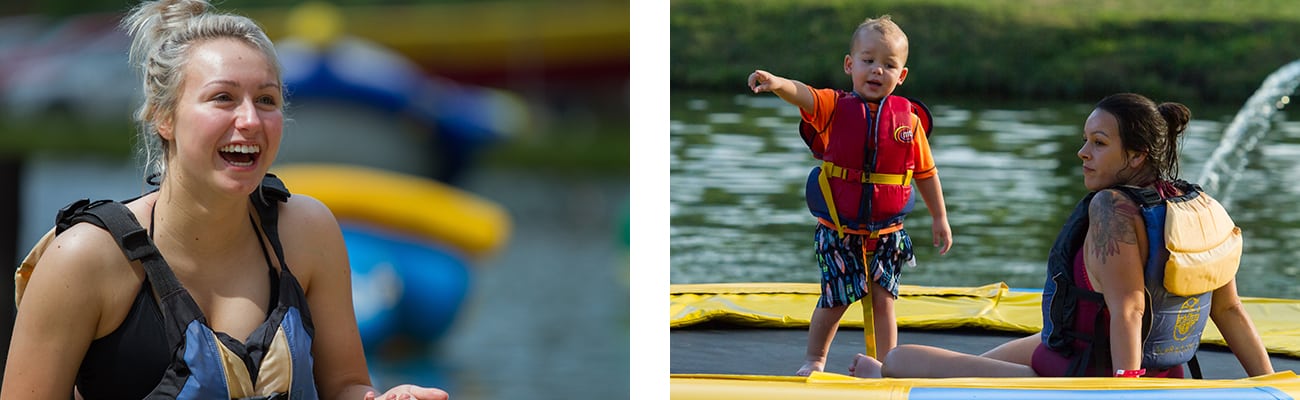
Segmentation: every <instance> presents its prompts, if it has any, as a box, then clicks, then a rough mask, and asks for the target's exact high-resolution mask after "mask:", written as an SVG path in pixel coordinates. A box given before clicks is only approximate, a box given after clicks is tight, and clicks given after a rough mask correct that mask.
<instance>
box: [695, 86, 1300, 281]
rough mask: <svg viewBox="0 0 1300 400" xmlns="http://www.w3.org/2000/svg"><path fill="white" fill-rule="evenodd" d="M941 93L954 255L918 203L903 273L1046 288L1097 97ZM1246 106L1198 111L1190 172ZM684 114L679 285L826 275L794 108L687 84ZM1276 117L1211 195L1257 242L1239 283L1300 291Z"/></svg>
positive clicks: (1251, 242) (1283, 142) (1287, 132)
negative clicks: (815, 243)
mask: <svg viewBox="0 0 1300 400" xmlns="http://www.w3.org/2000/svg"><path fill="white" fill-rule="evenodd" d="M1292 79H1295V78H1294V77H1293V78H1292ZM1292 88H1294V86H1292ZM928 101H929V103H928V104H929V106H930V109H931V110H932V111H933V114H934V120H935V121H934V123H935V128H934V132H933V133H932V135H931V136H930V143H931V147H932V151H933V153H934V157H935V160H936V162H937V164H938V168H939V175H940V179H941V181H942V183H943V191H944V198H945V201H946V205H947V208H948V221H949V224H950V226H951V228H952V230H953V233H954V243H955V245H954V246H953V248H952V250H951V251H950V252H949V253H948V254H947V255H943V256H940V255H939V254H938V252H937V251H936V250H934V249H933V248H932V247H931V246H930V245H929V244H930V242H931V235H930V216H929V212H928V209H927V208H926V207H924V202H921V201H919V200H918V201H917V208H916V210H915V211H914V212H913V213H912V214H911V215H910V216H909V217H908V219H907V221H906V222H905V223H906V226H907V229H908V232H909V233H910V234H911V236H912V240H913V243H914V244H916V246H917V247H916V248H917V268H915V269H907V270H905V271H904V273H903V274H904V278H903V282H904V283H908V284H917V285H933V286H974V285H983V284H987V283H992V282H1007V284H1009V285H1011V286H1013V287H1026V288H1033V287H1042V284H1043V280H1044V275H1043V271H1044V268H1045V264H1044V262H1045V261H1044V260H1046V254H1047V251H1048V249H1049V248H1050V247H1051V244H1052V241H1053V240H1054V238H1055V237H1056V234H1057V232H1058V231H1059V230H1060V228H1061V224H1062V223H1063V221H1064V220H1065V217H1066V216H1067V215H1068V214H1069V212H1070V211H1071V209H1073V207H1074V205H1075V204H1076V203H1077V202H1078V201H1079V199H1080V198H1081V197H1082V196H1083V194H1084V193H1086V189H1084V188H1083V185H1082V182H1083V180H1082V168H1081V161H1080V160H1079V159H1078V157H1077V156H1076V155H1075V152H1076V151H1077V150H1078V148H1079V146H1080V144H1081V142H1082V139H1081V138H1082V134H1081V130H1082V126H1083V122H1084V120H1085V119H1086V118H1087V115H1088V113H1090V112H1091V111H1092V104H1093V103H1091V102H1088V103H1068V102H1042V101H1034V102H1015V101H978V102H975V101H967V102H962V101H953V100H946V99H942V98H936V99H929V100H928ZM1288 101H1289V100H1288ZM1270 106H1271V104H1270ZM1239 108H1240V107H1239V106H1236V107H1234V106H1217V107H1216V106H1204V107H1194V108H1193V110H1192V112H1193V121H1192V122H1191V124H1190V125H1189V127H1188V129H1187V131H1186V132H1185V134H1184V135H1185V136H1184V137H1183V139H1182V143H1181V147H1180V153H1181V156H1182V158H1181V165H1180V169H1181V171H1182V174H1181V176H1182V177H1183V178H1184V179H1187V180H1189V181H1192V182H1197V183H1199V182H1201V178H1202V177H1201V176H1200V175H1201V172H1202V169H1203V167H1204V165H1205V163H1206V161H1207V160H1208V159H1209V158H1210V155H1211V154H1212V153H1213V152H1214V151H1215V149H1216V148H1218V146H1220V142H1221V139H1222V138H1223V136H1224V132H1225V131H1226V130H1227V128H1228V126H1229V125H1230V124H1231V121H1232V120H1233V118H1234V116H1236V114H1237V112H1238V110H1239ZM671 112H672V123H671V127H672V128H671V129H672V139H671V148H672V159H671V168H672V177H673V179H672V181H671V186H672V194H671V197H672V200H671V203H672V205H671V208H670V212H671V214H672V228H671V229H672V242H671V246H672V250H673V251H672V255H671V258H672V275H671V281H672V283H705V282H751V281H758V282H817V281H818V279H819V276H820V275H819V273H818V271H817V267H816V263H815V259H814V258H813V256H812V246H811V243H812V231H813V227H814V226H815V223H816V222H815V220H814V219H813V218H812V216H811V215H809V214H808V211H807V208H806V206H805V204H804V197H803V188H804V184H805V179H806V178H807V176H808V170H809V169H811V167H812V165H813V162H814V160H813V158H812V156H811V154H810V153H809V152H808V150H807V146H806V145H805V144H804V143H803V141H802V139H800V137H799V136H798V134H797V131H796V125H797V123H798V120H799V116H798V114H797V110H796V109H795V107H793V106H791V105H789V104H787V103H785V102H784V101H782V100H780V99H779V98H777V97H776V96H774V95H770V94H762V95H753V94H749V93H745V92H743V91H738V93H717V92H701V93H694V92H685V93H680V95H678V96H675V98H674V101H673V104H672V109H671ZM1267 118H1269V119H1268V120H1267V121H1264V122H1265V124H1264V125H1265V126H1268V130H1267V131H1265V132H1262V133H1261V134H1262V136H1261V137H1260V138H1259V139H1258V140H1259V143H1258V145H1257V146H1256V147H1255V148H1254V149H1253V150H1249V151H1243V152H1242V154H1241V155H1240V156H1241V157H1243V159H1242V160H1241V162H1242V163H1243V164H1244V169H1242V170H1241V171H1238V172H1233V173H1232V175H1231V176H1227V177H1225V178H1227V179H1230V180H1232V181H1233V182H1235V183H1236V185H1235V186H1234V188H1233V189H1232V190H1231V191H1227V192H1222V191H1220V192H1214V193H1211V194H1212V195H1214V196H1215V197H1216V198H1218V199H1220V200H1221V201H1223V202H1224V203H1225V206H1226V207H1228V210H1229V213H1230V214H1231V215H1232V217H1233V220H1234V221H1235V222H1236V223H1237V225H1239V226H1241V228H1242V231H1243V232H1244V235H1245V238H1246V244H1245V250H1244V252H1245V254H1244V255H1243V257H1242V266H1241V269H1240V271H1239V272H1238V287H1239V288H1240V291H1241V293H1242V294H1243V295H1245V296H1265V297H1284V298H1297V297H1300V289H1297V288H1296V286H1295V285H1293V284H1292V282H1294V281H1295V279H1296V277H1297V276H1298V275H1300V267H1297V265H1296V264H1295V262H1294V260H1295V259H1296V257H1297V255H1298V254H1297V252H1298V251H1300V249H1297V248H1295V247H1294V246H1292V245H1291V244H1290V243H1291V239H1292V238H1294V237H1297V235H1300V213H1297V212H1296V211H1295V210H1297V209H1298V206H1300V189H1297V188H1296V187H1295V185H1292V184H1291V182H1292V179H1291V177H1294V176H1297V175H1300V169H1298V168H1300V166H1297V164H1296V162H1295V160H1296V155H1297V154H1300V122H1296V121H1289V120H1287V113H1286V110H1285V109H1284V110H1282V111H1280V112H1272V113H1269V116H1268V117H1267ZM1248 119H1249V118H1248ZM1225 146H1228V147H1230V148H1236V147H1238V146H1242V144H1236V143H1229V144H1225ZM1234 162H1236V161H1235V160H1234ZM1225 183H1226V182H1225Z"/></svg>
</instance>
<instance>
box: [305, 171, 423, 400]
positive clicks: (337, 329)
mask: <svg viewBox="0 0 1300 400" xmlns="http://www.w3.org/2000/svg"><path fill="white" fill-rule="evenodd" d="M284 210H285V211H284V215H283V216H282V217H281V221H285V222H286V223H287V224H286V223H282V224H281V227H282V228H281V230H282V232H292V233H291V234H288V235H284V237H282V240H283V241H284V246H285V253H286V255H288V254H293V256H292V258H291V261H288V263H289V267H290V268H291V269H293V271H295V273H297V272H298V271H299V270H303V273H302V274H301V275H300V276H301V277H302V278H303V279H302V285H303V290H304V291H306V292H307V293H306V295H307V306H308V307H309V308H310V310H311V318H312V322H313V324H314V326H315V333H316V336H315V337H314V338H313V341H312V356H313V357H314V359H315V365H314V367H315V377H316V387H317V388H318V389H319V390H320V393H321V398H325V399H349V400H359V399H371V398H376V397H375V396H376V395H377V394H378V393H380V392H379V391H378V390H375V388H373V387H371V383H370V372H369V369H368V368H367V366H366V358H365V352H364V349H363V348H362V346H361V335H360V333H359V331H358V329H357V319H356V314H355V312H354V311H353V306H352V274H351V270H350V268H349V266H348V254H347V248H346V246H345V244H344V242H343V233H342V231H340V229H339V225H338V221H337V220H335V218H334V214H333V213H331V212H330V211H329V209H328V208H326V207H325V205H324V204H321V202H320V201H318V200H316V199H313V198H311V197H308V196H304V195H294V196H293V197H292V198H291V199H290V201H289V204H288V205H287V206H286V207H284ZM286 225H287V226H286ZM398 393H411V394H413V396H412V397H410V398H411V399H419V400H425V399H446V398H447V394H446V393H445V392H442V391H441V390H434V389H424V388H418V387H414V386H410V385H402V386H399V387H395V388H393V389H392V390H390V391H389V394H394V396H393V398H397V395H396V394H398ZM378 398H383V396H380V397H378Z"/></svg>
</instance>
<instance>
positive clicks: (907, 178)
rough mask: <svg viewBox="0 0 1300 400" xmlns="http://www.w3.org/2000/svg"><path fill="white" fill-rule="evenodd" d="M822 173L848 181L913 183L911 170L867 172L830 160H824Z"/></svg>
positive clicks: (890, 183) (883, 183) (904, 184)
mask: <svg viewBox="0 0 1300 400" xmlns="http://www.w3.org/2000/svg"><path fill="white" fill-rule="evenodd" d="M822 173H823V174H827V175H829V176H831V177H835V178H840V179H843V180H846V181H858V182H861V183H874V184H877V185H899V186H907V185H911V184H912V171H911V170H908V171H907V172H906V173H902V174H878V173H875V172H872V173H866V172H864V171H862V170H858V169H853V168H846V167H841V166H838V165H835V164H832V163H831V162H830V161H822Z"/></svg>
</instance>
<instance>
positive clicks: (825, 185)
mask: <svg viewBox="0 0 1300 400" xmlns="http://www.w3.org/2000/svg"><path fill="white" fill-rule="evenodd" d="M850 175H855V176H856V177H855V178H852V179H850ZM830 177H835V178H839V179H843V180H846V181H860V182H862V183H864V184H865V183H872V184H877V185H899V186H907V185H911V184H912V171H911V170H908V171H907V172H906V173H903V174H877V173H870V174H868V173H864V172H863V171H861V170H856V169H852V168H845V167H841V166H838V165H835V164H832V163H831V162H830V161H822V169H821V173H819V174H817V185H818V186H820V187H821V189H822V198H823V199H824V200H825V201H826V210H827V211H829V212H830V214H831V223H833V224H835V232H837V233H839V237H840V239H843V238H844V225H842V224H840V214H839V212H837V211H836V210H835V199H833V198H831V182H830ZM873 233H874V232H873ZM873 237H875V236H874V235H873Z"/></svg>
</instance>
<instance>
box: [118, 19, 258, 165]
mask: <svg viewBox="0 0 1300 400" xmlns="http://www.w3.org/2000/svg"><path fill="white" fill-rule="evenodd" d="M211 8H212V6H211V5H210V4H208V2H207V1H206V0H156V1H146V2H144V3H142V4H140V5H138V6H136V7H135V8H134V9H132V10H131V12H130V13H128V14H127V16H126V18H123V19H122V23H121V26H122V27H123V28H124V29H126V31H127V34H129V35H131V36H132V39H131V52H130V63H131V65H132V66H134V67H135V68H137V69H138V70H139V72H140V78H141V82H142V84H143V90H144V103H143V104H141V105H140V108H138V109H136V112H135V115H134V119H135V121H136V123H137V124H139V131H138V132H137V135H138V137H139V140H138V141H137V147H138V151H139V152H140V154H141V156H142V157H143V158H144V159H145V175H151V174H153V173H157V174H159V176H162V175H164V174H165V173H166V168H167V159H166V158H167V145H168V144H167V140H166V139H163V137H162V136H161V135H160V134H159V132H158V123H159V122H160V121H167V120H171V119H172V118H175V115H176V104H177V101H178V100H179V97H180V94H181V93H180V91H181V83H182V82H183V81H184V77H183V76H182V75H183V74H182V72H183V71H184V67H185V64H186V62H188V61H189V57H190V49H191V48H193V47H194V46H196V45H198V44H201V43H204V42H207V41H210V40H214V39H223V38H227V39H234V40H238V41H240V42H242V43H246V44H248V45H250V46H252V47H253V48H255V49H258V50H260V51H261V52H262V53H263V54H264V55H266V59H267V60H268V62H270V64H271V68H272V69H273V71H274V72H275V75H276V76H277V77H278V76H280V62H279V58H278V57H276V54H275V47H274V45H273V44H272V43H271V39H269V38H267V36H266V33H265V32H263V31H262V28H261V27H260V26H258V25H257V23H255V22H253V20H251V19H248V18H247V17H243V16H239V15H232V14H224V13H216V12H211V11H210V10H211Z"/></svg>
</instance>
